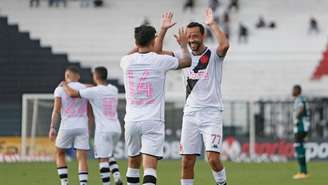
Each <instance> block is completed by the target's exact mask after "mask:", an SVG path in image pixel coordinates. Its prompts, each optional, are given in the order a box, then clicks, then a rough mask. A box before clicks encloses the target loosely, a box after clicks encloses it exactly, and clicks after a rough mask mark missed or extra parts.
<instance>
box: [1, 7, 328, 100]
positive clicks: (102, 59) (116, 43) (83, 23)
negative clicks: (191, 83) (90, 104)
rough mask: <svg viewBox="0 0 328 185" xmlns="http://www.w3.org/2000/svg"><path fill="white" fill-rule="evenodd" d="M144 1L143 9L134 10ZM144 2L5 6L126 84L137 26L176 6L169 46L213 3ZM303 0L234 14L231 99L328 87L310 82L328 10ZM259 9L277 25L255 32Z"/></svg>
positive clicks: (172, 77) (175, 76) (28, 26)
mask: <svg viewBox="0 0 328 185" xmlns="http://www.w3.org/2000/svg"><path fill="white" fill-rule="evenodd" d="M140 1H142V2H143V4H144V6H143V11H135V8H136V6H137V5H139V3H141V2H140ZM140 1H138V2H135V1H132V0H128V1H107V2H106V7H104V8H97V9H92V8H91V9H81V8H80V7H79V2H77V1H72V2H70V3H69V6H68V8H48V7H47V6H46V3H45V2H43V3H44V4H41V7H40V8H29V7H28V2H27V1H26V2H24V1H19V0H2V1H1V2H0V7H1V8H2V14H5V15H8V16H9V21H10V22H11V23H18V24H19V25H20V29H21V30H22V31H30V33H31V38H36V39H40V40H41V44H42V46H51V47H52V48H53V51H54V52H55V53H62V52H64V53H67V54H68V58H69V59H70V60H71V61H81V64H82V66H85V67H91V68H92V67H95V66H98V65H104V66H106V67H108V68H109V72H110V77H111V78H116V79H119V81H120V83H122V74H121V70H120V68H119V60H120V58H121V57H122V56H123V55H124V54H125V53H126V52H127V51H129V49H130V48H131V47H132V46H133V27H134V26H137V25H139V24H140V23H142V21H143V19H144V18H145V17H147V18H148V19H149V21H150V23H152V24H154V25H155V26H157V27H158V24H159V19H160V12H163V11H164V10H168V9H170V10H172V11H174V12H175V20H177V22H178V26H176V27H175V28H174V29H173V31H170V32H169V34H168V36H167V39H166V42H165V48H170V49H176V48H177V45H176V43H175V40H174V39H173V33H174V32H175V31H176V30H177V28H178V27H179V26H182V25H185V24H186V23H188V22H189V21H191V20H197V21H202V18H203V10H204V9H205V7H206V6H207V1H196V5H195V6H196V8H195V10H194V12H183V11H182V6H183V3H182V2H178V1H175V0H167V1H161V3H160V4H159V3H157V2H155V1H150V0H140ZM300 1H301V2H300ZM300 1H295V0H288V1H283V0H277V1H270V0H252V1H246V0H243V1H241V10H240V11H239V12H238V13H236V12H233V13H232V14H231V22H232V25H231V35H232V37H231V48H230V51H229V54H228V56H227V59H226V63H227V64H226V65H225V69H224V82H223V94H224V96H225V98H226V99H239V100H249V99H252V100H256V99H258V98H261V97H265V98H267V97H279V96H280V97H281V96H283V97H286V96H288V95H289V91H290V87H291V86H292V85H293V84H295V83H299V84H302V85H303V87H304V89H305V90H306V92H307V93H309V94H312V93H314V94H315V95H322V94H324V93H326V92H327V90H328V87H327V86H325V85H324V83H325V81H326V80H325V79H324V78H323V79H322V80H320V81H315V82H313V81H311V77H312V73H313V72H314V70H315V68H316V66H318V64H319V61H320V58H321V53H322V51H323V50H324V48H325V44H326V33H327V31H326V28H325V27H323V26H322V27H321V28H320V29H321V34H318V35H308V33H307V28H308V19H309V17H310V16H312V15H316V14H320V17H318V22H319V26H320V22H325V21H327V19H328V16H327V13H326V11H325V10H324V8H323V7H324V6H320V7H318V6H315V5H314V4H313V3H312V2H311V1H307V0H300ZM295 3H297V4H299V6H297V8H293V5H294V4H295ZM322 3H324V4H326V3H325V2H323V1H322ZM327 5H328V4H327ZM17 10H20V11H17ZM220 11H223V10H221V9H219V12H220ZM259 15H263V16H264V17H266V18H267V19H268V20H274V21H275V22H276V23H277V28H276V29H273V30H271V29H264V30H263V29H261V30H256V29H255V23H256V20H257V18H258V16H259ZM239 22H243V23H244V24H246V25H247V26H248V27H249V28H250V38H249V43H248V44H238V42H237V36H236V35H237V29H238V25H239ZM322 25H323V24H322ZM291 32H293V34H290V33H291ZM213 44H214V43H212V42H208V45H210V46H213ZM237 71H238V74H236V72H237ZM295 71H296V72H295ZM168 76H169V77H168V78H169V80H167V88H168V91H171V92H172V91H173V92H177V93H180V94H183V91H184V89H183V86H184V84H183V80H182V78H181V72H171V73H170V74H169V75H168ZM245 92H247V93H245Z"/></svg>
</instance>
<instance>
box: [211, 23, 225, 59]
mask: <svg viewBox="0 0 328 185" xmlns="http://www.w3.org/2000/svg"><path fill="white" fill-rule="evenodd" d="M209 27H210V29H211V31H212V33H213V35H214V37H215V39H216V40H217V42H218V44H219V47H218V51H219V52H220V54H222V55H225V53H226V52H227V50H228V49H229V40H228V38H227V37H226V35H225V33H224V32H223V31H222V30H221V29H220V27H219V25H218V24H217V23H215V22H214V23H212V24H210V25H209Z"/></svg>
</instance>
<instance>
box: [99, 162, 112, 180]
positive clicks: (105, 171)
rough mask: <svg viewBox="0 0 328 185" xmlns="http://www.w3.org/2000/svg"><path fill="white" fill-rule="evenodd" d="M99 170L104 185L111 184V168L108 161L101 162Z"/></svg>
mask: <svg viewBox="0 0 328 185" xmlns="http://www.w3.org/2000/svg"><path fill="white" fill-rule="evenodd" d="M99 172H100V177H101V180H102V183H103V185H110V169H109V164H108V163H107V162H100V163H99Z"/></svg>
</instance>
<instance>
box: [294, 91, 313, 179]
mask: <svg viewBox="0 0 328 185" xmlns="http://www.w3.org/2000/svg"><path fill="white" fill-rule="evenodd" d="M292 95H293V97H294V98H295V100H294V114H293V121H294V134H295V143H294V148H295V152H296V157H297V161H298V164H299V166H300V170H299V172H298V173H297V174H295V175H294V176H293V178H294V179H304V178H306V177H308V175H307V167H306V156H305V153H306V152H305V147H304V140H305V138H306V136H307V135H308V132H309V127H310V119H309V111H308V106H307V103H306V101H305V98H304V97H303V96H302V88H301V86H300V85H295V86H294V88H293V92H292Z"/></svg>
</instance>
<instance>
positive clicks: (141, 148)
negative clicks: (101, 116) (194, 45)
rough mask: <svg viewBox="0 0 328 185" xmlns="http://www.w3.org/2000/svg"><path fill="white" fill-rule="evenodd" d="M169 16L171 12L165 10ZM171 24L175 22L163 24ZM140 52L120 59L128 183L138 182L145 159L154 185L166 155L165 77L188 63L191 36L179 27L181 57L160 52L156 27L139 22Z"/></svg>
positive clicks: (146, 176) (148, 180) (145, 181)
mask: <svg viewBox="0 0 328 185" xmlns="http://www.w3.org/2000/svg"><path fill="white" fill-rule="evenodd" d="M164 15H165V16H169V15H170V14H169V13H166V14H164ZM163 25H166V26H167V25H170V26H173V24H166V23H165V24H164V23H163V24H162V26H163ZM134 37H135V43H136V46H137V52H135V53H132V54H130V55H126V56H124V57H123V58H122V59H121V68H122V70H123V74H124V86H125V91H126V101H127V103H126V115H125V142H126V144H127V150H128V169H127V173H126V176H127V183H128V185H139V184H140V175H139V169H140V167H141V162H143V169H144V175H143V184H145V185H155V184H156V181H157V171H156V170H157V163H158V160H159V159H161V158H162V157H163V149H164V148H163V147H164V136H165V128H164V111H165V77H166V73H167V72H168V71H169V70H176V69H181V68H185V67H189V66H190V64H191V58H190V54H189V52H188V47H187V45H188V39H187V35H186V32H185V30H184V29H180V31H179V34H178V35H177V39H178V40H179V44H180V47H181V51H180V52H181V57H180V59H177V58H175V57H172V56H167V55H159V54H156V53H155V52H153V51H154V48H155V38H156V30H155V28H154V27H152V26H145V25H143V26H139V27H136V28H135V32H134Z"/></svg>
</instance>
